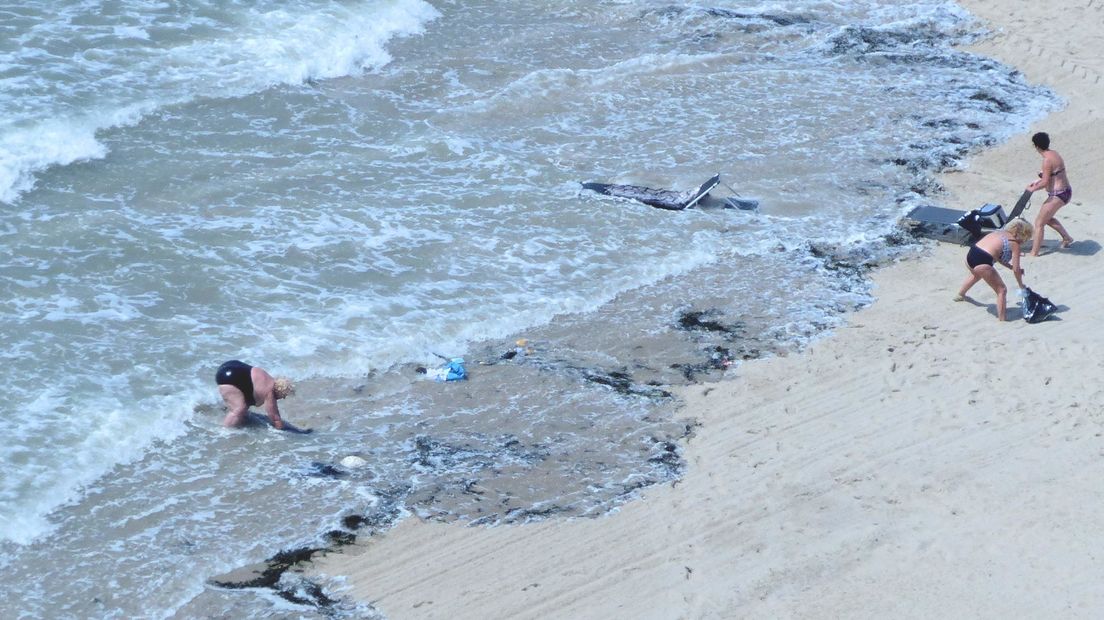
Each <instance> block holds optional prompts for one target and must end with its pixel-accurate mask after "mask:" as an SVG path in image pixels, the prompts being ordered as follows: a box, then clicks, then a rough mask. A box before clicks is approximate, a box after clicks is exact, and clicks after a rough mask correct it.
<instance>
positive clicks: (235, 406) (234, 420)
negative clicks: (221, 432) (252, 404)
mask: <svg viewBox="0 0 1104 620" xmlns="http://www.w3.org/2000/svg"><path fill="white" fill-rule="evenodd" d="M218 387H219V394H221V395H222V400H223V402H225V403H226V417H225V418H223V420H222V425H223V426H229V427H231V428H234V427H237V426H241V425H242V424H245V418H246V415H247V414H248V413H249V407H248V406H247V405H246V404H245V395H244V394H242V392H241V390H239V389H238V388H236V387H234V386H232V385H220V386H218Z"/></svg>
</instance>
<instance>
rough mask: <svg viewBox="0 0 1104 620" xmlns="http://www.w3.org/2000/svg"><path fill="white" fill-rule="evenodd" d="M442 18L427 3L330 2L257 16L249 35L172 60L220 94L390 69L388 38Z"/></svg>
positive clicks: (250, 19)
mask: <svg viewBox="0 0 1104 620" xmlns="http://www.w3.org/2000/svg"><path fill="white" fill-rule="evenodd" d="M366 9H370V10H366ZM439 15H440V13H439V12H438V11H437V9H435V8H433V6H431V5H429V4H428V3H426V2H423V1H422V0H406V1H403V2H382V3H381V2H372V3H369V4H368V5H367V6H365V5H364V4H360V5H354V6H353V7H352V8H348V7H344V6H341V5H338V4H333V5H331V6H330V7H328V8H327V9H326V10H320V9H316V10H315V11H314V12H311V13H307V14H301V13H293V12H290V11H286V10H283V9H276V10H269V11H254V12H252V13H251V14H250V15H248V16H246V18H245V20H244V22H245V23H246V24H247V25H249V31H248V32H247V33H246V34H245V35H244V36H241V37H237V38H234V39H226V40H219V41H203V42H196V43H193V44H190V45H185V46H181V47H178V48H175V49H173V50H172V51H171V52H170V54H169V56H168V60H169V61H170V62H171V66H173V67H174V68H175V70H176V71H182V72H183V73H185V74H193V73H194V74H199V75H204V76H205V77H207V78H212V79H214V80H215V84H217V87H216V90H221V89H223V88H227V87H229V88H232V89H235V90H238V89H242V90H244V91H246V92H252V91H254V90H257V89H258V88H263V87H266V86H270V85H272V84H276V83H287V84H295V83H300V82H303V81H306V80H309V79H316V78H334V77H341V76H345V75H351V74H353V73H355V72H357V71H362V70H365V69H369V68H372V67H381V66H383V65H386V64H387V63H388V62H390V60H391V57H390V55H389V54H388V53H387V50H386V49H385V47H384V45H385V44H386V42H387V41H388V40H390V39H391V38H393V37H395V36H407V35H414V34H421V33H422V32H423V29H424V25H425V23H426V22H428V21H430V20H433V19H435V18H437V17H438V16H439ZM212 66H216V67H219V71H218V73H217V74H215V73H211V72H210V70H209V68H210V67H212ZM220 76H222V77H220Z"/></svg>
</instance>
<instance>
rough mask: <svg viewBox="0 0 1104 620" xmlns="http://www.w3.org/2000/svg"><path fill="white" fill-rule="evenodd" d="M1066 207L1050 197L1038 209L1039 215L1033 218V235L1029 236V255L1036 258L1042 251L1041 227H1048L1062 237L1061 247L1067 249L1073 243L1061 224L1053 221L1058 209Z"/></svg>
mask: <svg viewBox="0 0 1104 620" xmlns="http://www.w3.org/2000/svg"><path fill="white" fill-rule="evenodd" d="M1064 206H1066V203H1064V202H1062V200H1061V199H1059V198H1055V197H1051V198H1047V200H1046V202H1044V203H1043V206H1041V207H1039V214H1038V215H1036V216H1035V233H1034V234H1033V235H1032V236H1031V255H1032V256H1038V255H1039V251H1040V250H1042V249H1043V227H1044V226H1050V227H1051V228H1053V229H1054V230H1056V231H1058V234H1059V235H1062V247H1063V248H1068V247H1069V246H1070V244H1072V243H1073V237H1071V236H1070V235H1069V233H1068V232H1066V229H1065V227H1064V226H1062V224H1061V222H1059V221H1058V220H1056V219H1054V215H1055V214H1056V213H1058V209H1061V208H1062V207H1064Z"/></svg>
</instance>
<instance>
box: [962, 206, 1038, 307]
mask: <svg viewBox="0 0 1104 620" xmlns="http://www.w3.org/2000/svg"><path fill="white" fill-rule="evenodd" d="M1035 230H1037V229H1035ZM1032 232H1033V229H1032V226H1031V224H1029V223H1028V222H1027V220H1025V219H1022V218H1016V219H1014V220H1012V221H1011V222H1008V223H1007V224H1005V225H1004V228H1002V229H1000V230H995V231H993V232H991V233H989V234H988V235H985V236H984V237H982V238H981V239H979V240H978V242H977V243H975V244H974V245H972V246H970V251H969V252H967V253H966V269H968V270H969V271H970V275H969V276H967V277H966V281H964V282H963V283H962V286H961V287H960V288H959V289H958V295H956V296H955V298H954V300H955V301H963V300H964V299H966V293H967V292H969V290H970V287H972V286H973V285H975V284H977V283H978V280H985V283H986V284H988V285H989V286H990V287H992V289H993V292H994V293H996V294H997V318H998V319H1000V320H1001V321H1003V320H1004V310H1005V308H1006V307H1007V305H1008V302H1007V293H1008V289H1007V288H1006V287H1005V286H1004V280H1002V279H1001V277H1000V274H999V273H997V268H996V267H995V266H994V264H995V263H997V262H999V263H1000V264H1002V265H1004V266H1005V267H1008V268H1009V269H1011V270H1012V275H1013V276H1014V277H1015V278H1016V284H1018V285H1019V286H1020V288H1021V289H1022V288H1024V283H1023V269H1020V246H1021V245H1022V244H1023V243H1024V242H1025V241H1027V240H1028V239H1030V238H1031V234H1032Z"/></svg>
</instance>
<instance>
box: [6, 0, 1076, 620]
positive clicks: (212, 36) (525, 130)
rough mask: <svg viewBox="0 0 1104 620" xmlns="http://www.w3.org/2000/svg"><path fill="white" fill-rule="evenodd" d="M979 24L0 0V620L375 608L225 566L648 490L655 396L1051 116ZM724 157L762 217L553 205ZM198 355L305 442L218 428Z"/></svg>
mask: <svg viewBox="0 0 1104 620" xmlns="http://www.w3.org/2000/svg"><path fill="white" fill-rule="evenodd" d="M984 34H985V32H984V30H983V28H982V26H981V24H979V23H977V22H976V21H975V20H974V19H973V18H972V17H971V16H970V15H969V14H968V13H966V12H965V11H964V10H962V9H961V8H960V7H958V6H957V5H955V4H954V3H952V2H946V1H942V0H926V1H921V2H915V3H907V4H903V3H898V2H891V1H889V0H838V1H817V0H812V1H809V2H801V3H788V2H748V1H743V0H716V1H714V2H711V3H706V4H700V3H672V2H654V1H650V0H606V1H596V2H589V3H578V2H571V1H567V0H553V1H550V2H542V3H539V4H527V3H516V2H502V1H500V0H497V1H496V0H484V1H468V0H451V1H448V0H433V1H428V2H427V1H423V0H286V1H276V0H235V1H232V2H225V1H215V0H187V1H183V2H162V1H156V0H115V1H111V2H108V1H103V0H101V1H95V0H80V1H77V0H72V1H65V0H61V1H59V0H49V1H45V0H44V1H41V2H39V1H34V0H22V1H20V2H11V1H5V0H0V110H2V111H3V113H2V114H0V209H2V210H3V212H4V215H5V217H4V218H3V219H2V220H0V290H2V292H3V295H0V324H2V329H0V344H2V346H0V357H2V359H3V360H4V361H5V362H6V363H4V364H2V365H0V386H2V387H3V389H4V394H5V399H4V403H3V405H2V406H0V412H2V419H3V422H4V425H5V430H6V433H5V439H4V441H3V442H0V468H2V470H3V472H4V476H3V477H0V567H2V568H3V569H4V574H5V579H4V580H3V581H2V584H0V615H2V616H3V617H5V618H19V617H28V618H68V617H72V618H87V617H104V618H134V617H150V618H161V617H172V616H174V615H175V616H178V617H196V616H233V617H258V618H259V617H274V616H275V617H281V616H287V617H312V615H319V614H323V615H325V614H328V615H330V616H333V615H348V616H350V617H361V616H371V615H373V614H374V613H375V612H374V611H373V610H371V609H366V608H364V607H357V606H356V605H354V604H352V603H351V602H348V601H342V600H340V597H339V595H338V593H337V592H336V589H335V588H336V586H335V585H334V584H310V583H304V582H301V581H297V580H296V578H294V577H292V576H291V575H290V573H289V574H287V575H284V576H283V577H281V578H280V580H279V583H278V584H276V585H275V586H274V585H273V584H264V585H258V584H252V585H250V586H249V587H231V586H230V585H227V581H228V580H226V579H221V578H220V576H221V575H224V574H225V573H228V572H230V571H233V570H234V569H236V568H238V567H241V566H245V565H251V564H255V563H259V562H264V561H265V560H268V559H271V558H273V557H274V556H276V555H277V554H278V553H280V552H281V551H287V550H293V549H311V548H319V547H325V546H332V545H334V544H339V543H340V541H342V540H344V538H343V537H344V536H346V535H349V534H352V533H356V534H357V535H361V536H368V535H371V534H372V533H373V532H376V531H378V530H380V529H382V528H386V527H389V526H390V525H392V524H393V523H394V522H395V521H396V520H397V519H401V518H405V517H407V516H409V515H412V514H418V515H421V516H423V517H428V518H438V519H446V520H451V519H464V520H469V521H473V522H476V523H480V524H494V523H502V522H523V521H525V520H529V519H539V518H557V517H562V516H586V515H596V514H602V513H604V512H606V511H608V510H611V509H616V507H617V506H618V505H620V504H621V503H622V502H624V501H631V500H632V497H633V494H634V492H635V491H636V490H637V489H639V488H641V487H643V486H647V485H649V484H658V483H663V482H668V481H671V480H674V479H675V478H677V477H678V476H679V475H680V473H681V471H682V468H683V467H684V465H683V463H682V461H681V458H680V456H679V455H680V453H681V450H682V449H683V447H684V440H685V439H686V438H688V437H690V436H692V435H693V433H694V432H695V426H694V423H693V421H687V420H683V419H680V418H676V416H675V414H674V412H675V410H676V409H677V406H678V404H677V402H675V399H673V398H671V397H670V396H669V394H668V392H667V390H666V389H665V388H666V387H667V386H670V385H672V384H677V383H684V382H686V381H698V380H712V379H715V378H719V377H722V376H729V377H732V378H734V380H739V367H740V364H742V363H746V360H750V359H753V358H756V357H759V356H763V355H772V354H784V353H786V352H789V351H793V350H795V349H799V348H800V347H801V346H802V345H803V344H804V343H806V342H807V341H808V340H809V339H810V338H815V337H817V336H818V335H819V334H822V333H824V332H825V330H828V329H831V327H832V326H833V325H835V324H837V322H838V321H839V320H840V316H841V314H842V313H844V312H847V311H850V310H854V309H856V308H859V307H862V306H863V305H865V304H867V303H869V302H870V299H871V297H870V291H869V285H868V281H867V275H868V270H869V269H870V268H871V266H873V265H876V264H878V263H879V262H882V261H886V260H892V259H893V258H894V257H895V256H899V255H901V254H902V253H907V252H914V251H917V246H915V245H910V243H909V241H908V240H907V239H904V238H902V236H901V235H900V233H899V231H898V227H897V220H898V219H899V217H900V216H901V215H903V214H904V213H906V212H907V211H908V210H909V209H910V208H911V207H913V206H915V205H919V204H941V202H940V201H941V196H940V194H939V187H938V184H937V182H936V181H935V180H934V176H933V175H934V173H935V172H937V171H939V170H943V169H948V168H954V167H958V166H962V165H965V164H964V160H965V158H966V157H967V156H968V155H969V154H970V153H971V152H974V151H976V150H978V149H981V148H984V147H985V146H987V145H991V144H994V143H997V142H1000V141H1002V140H1005V139H1007V138H1008V137H1009V136H1011V135H1013V134H1015V133H1018V132H1022V131H1024V130H1025V129H1026V128H1027V127H1028V125H1029V124H1030V123H1031V122H1032V121H1033V120H1035V119H1038V118H1040V117H1041V116H1042V115H1044V114H1046V113H1047V112H1048V111H1050V110H1053V109H1055V108H1056V107H1058V106H1060V105H1061V101H1059V100H1058V98H1057V97H1056V96H1055V95H1054V93H1052V92H1050V91H1048V90H1046V89H1044V88H1041V87H1038V86H1035V85H1031V84H1028V83H1026V82H1025V81H1024V79H1023V78H1022V76H1020V75H1019V74H1018V73H1017V72H1016V71H1015V70H1014V68H1012V67H1008V66H1004V65H1001V64H1000V63H998V62H996V61H994V60H992V59H987V58H983V57H979V56H975V55H972V54H968V53H965V52H963V51H960V50H959V49H957V48H956V47H955V46H956V45H959V44H963V43H968V42H969V41H971V40H973V39H974V38H976V37H979V36H984ZM718 172H720V173H721V175H722V181H723V182H724V185H722V186H721V187H720V188H718V191H717V192H715V193H716V194H717V195H718V196H725V195H731V194H739V195H740V196H743V197H751V198H754V199H756V200H758V201H759V203H760V208H759V209H758V210H757V211H742V210H737V209H724V208H720V207H719V206H717V205H716V204H713V205H706V206H704V207H703V208H700V209H699V208H696V209H691V210H687V211H684V212H670V211H663V210H658V209H653V208H651V207H648V206H646V205H643V204H638V203H634V202H631V201H626V200H623V199H617V198H611V197H607V196H600V195H597V194H595V193H593V192H588V191H585V190H583V189H582V188H581V183H583V182H587V181H601V182H613V183H628V184H637V185H645V186H650V187H655V188H665V189H672V190H677V191H684V190H688V189H690V188H693V187H696V186H697V185H698V184H700V183H701V182H702V181H704V180H705V179H706V178H708V177H709V176H711V175H713V174H715V173H718ZM1013 194H1018V192H1014V191H1012V189H1011V188H1010V195H1009V196H1008V197H1002V196H995V197H993V201H994V202H1001V201H1002V200H1007V199H1010V198H1011V197H1012V196H1013ZM947 206H956V207H972V206H976V205H947ZM519 338H525V339H527V341H528V342H527V343H526V344H525V345H523V346H517V345H515V342H514V341H515V340H517V339H519ZM515 347H516V348H515ZM515 353H516V355H514V354H515ZM504 354H508V355H504ZM441 356H446V357H448V356H464V357H465V358H466V360H467V363H468V368H469V370H470V371H471V379H470V380H469V381H467V382H465V383H456V384H453V383H448V384H438V383H433V382H429V381H424V380H420V379H421V376H420V375H418V374H417V373H415V372H414V371H413V367H414V366H415V365H432V364H436V363H438V362H439V361H440V357H441ZM232 358H238V359H243V360H246V361H248V362H250V363H253V364H257V365H261V366H263V367H265V368H267V369H268V370H269V371H270V372H273V373H274V374H286V375H288V376H291V377H294V378H296V379H297V380H298V383H299V386H300V388H299V392H298V394H297V395H296V396H294V397H293V398H291V399H289V400H287V401H282V402H281V407H282V410H283V412H284V416H285V418H287V419H288V420H291V421H292V422H294V423H296V424H299V425H300V426H304V427H312V428H313V429H314V432H313V433H312V434H310V435H291V434H286V433H278V432H276V431H273V430H270V429H267V428H265V427H264V426H263V425H261V424H257V425H254V426H252V427H250V428H247V429H243V430H227V429H223V428H221V427H220V426H219V422H220V420H221V412H220V403H219V401H218V394H217V391H216V390H215V388H214V385H213V381H212V375H213V373H214V369H215V368H216V367H217V366H218V365H219V363H221V362H222V361H224V360H226V359H232ZM349 455H360V456H362V457H363V458H364V459H365V460H366V461H367V465H366V466H365V467H361V468H350V467H345V466H342V465H341V464H340V463H341V459H342V458H344V457H346V456H349ZM238 585H241V584H238ZM247 585H248V584H247ZM323 592H324V593H325V594H321V593H323Z"/></svg>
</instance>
